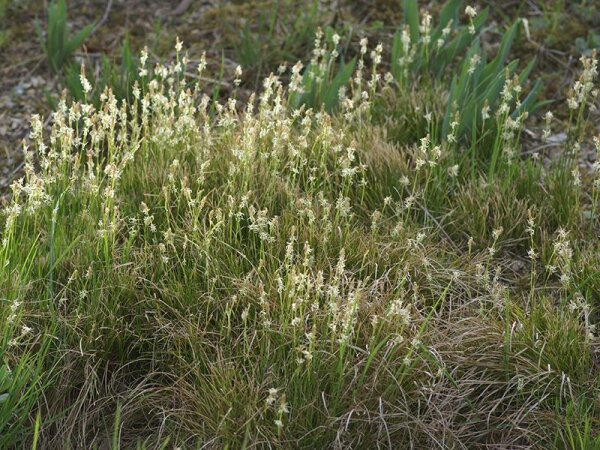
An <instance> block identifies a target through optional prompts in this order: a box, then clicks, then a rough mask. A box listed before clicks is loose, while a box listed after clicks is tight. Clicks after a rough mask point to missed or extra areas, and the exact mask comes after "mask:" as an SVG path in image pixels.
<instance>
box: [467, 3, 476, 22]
mask: <svg viewBox="0 0 600 450" xmlns="http://www.w3.org/2000/svg"><path fill="white" fill-rule="evenodd" d="M465 14H466V15H467V16H469V17H470V18H471V19H473V18H474V17H475V16H476V15H477V10H476V9H475V8H474V7H473V6H471V5H468V6H467V7H466V8H465Z"/></svg>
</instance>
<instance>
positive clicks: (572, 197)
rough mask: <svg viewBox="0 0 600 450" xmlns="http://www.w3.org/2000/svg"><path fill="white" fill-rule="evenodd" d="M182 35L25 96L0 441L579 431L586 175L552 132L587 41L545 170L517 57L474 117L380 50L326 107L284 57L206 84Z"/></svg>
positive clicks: (592, 418) (5, 237)
mask: <svg viewBox="0 0 600 450" xmlns="http://www.w3.org/2000/svg"><path fill="white" fill-rule="evenodd" d="M361 45H366V43H363V42H361ZM179 47H180V44H178V52H177V59H176V61H175V62H174V63H173V64H171V65H168V66H164V67H163V66H157V67H156V68H155V69H154V70H153V71H152V72H153V73H152V74H151V75H149V78H148V82H147V83H146V84H145V85H144V89H143V90H141V89H139V88H136V89H134V91H133V97H134V100H133V102H132V103H131V104H127V103H125V102H118V101H117V100H116V99H115V97H114V96H113V94H112V93H111V92H110V90H106V91H105V92H104V94H103V95H102V96H101V105H100V107H99V108H95V107H94V106H92V105H90V104H87V103H85V102H83V103H72V104H67V102H65V101H63V102H61V104H60V105H59V107H58V109H57V111H56V113H55V114H54V116H53V121H52V122H53V125H52V130H51V132H50V134H49V135H45V134H44V131H43V127H42V121H41V119H40V118H39V117H34V118H33V120H32V127H31V128H32V132H31V145H29V146H27V147H26V148H25V160H26V175H25V177H24V179H21V180H18V181H16V182H15V183H14V184H13V195H12V199H11V200H10V202H9V203H8V204H7V205H6V206H5V208H4V210H3V211H4V214H3V215H2V218H1V221H0V224H1V228H0V230H1V233H2V247H1V248H0V267H1V269H0V286H1V292H2V294H1V296H2V302H1V308H0V316H1V317H2V319H3V323H4V324H5V325H4V326H3V329H2V330H3V334H2V339H1V340H0V352H1V353H2V355H3V359H2V366H1V372H0V388H1V389H2V393H0V427H1V428H0V430H1V432H0V446H1V447H3V448H9V447H15V446H19V445H21V444H22V443H24V442H25V443H27V444H29V443H31V442H33V441H35V442H36V445H38V446H39V447H44V448H57V447H60V446H63V445H65V443H68V444H69V445H71V446H72V447H73V448H92V447H94V446H99V445H112V446H113V447H118V446H122V447H123V448H133V447H134V446H138V448H141V447H145V448H166V447H167V446H171V445H174V446H178V447H182V448H248V447H253V446H258V447H277V448H296V447H302V448H376V447H387V448H404V447H410V446H414V447H417V448H480V447H481V448H483V447H490V446H491V447H495V448H520V447H523V448H524V447H532V446H533V447H539V448H550V447H555V448H581V449H584V448H586V449H587V448H596V447H597V446H598V445H599V444H600V440H599V438H598V436H597V435H596V434H595V431H594V430H597V426H598V420H599V418H600V414H599V411H598V408H599V405H598V388H599V387H600V385H599V378H598V375H599V374H600V371H599V364H598V358H599V355H598V340H597V336H596V322H597V306H598V300H599V299H598V287H599V285H600V279H599V276H598V270H597V268H598V256H597V255H598V252H597V250H598V245H597V241H596V239H597V236H598V221H597V218H596V215H597V213H596V211H597V207H596V203H597V200H598V189H599V186H598V175H599V174H598V172H597V171H596V172H595V173H592V174H587V175H586V174H580V173H579V172H578V166H577V158H576V155H574V154H573V153H572V150H575V151H576V150H577V148H578V147H580V146H581V145H584V143H585V142H587V139H588V135H587V134H586V132H585V130H586V129H587V128H586V124H587V123H589V120H590V117H591V116H590V115H589V114H590V105H592V106H593V105H594V102H595V101H596V98H595V94H594V92H595V91H594V90H593V89H595V87H594V83H595V82H596V80H595V78H596V69H595V64H596V63H595V61H594V60H593V58H592V59H585V60H584V69H583V75H582V78H581V80H580V83H579V84H577V85H575V86H574V90H573V94H572V96H571V98H570V100H569V105H568V107H569V108H570V110H571V111H572V114H571V115H572V121H571V122H570V124H569V129H568V130H567V132H568V142H567V147H566V149H565V156H564V158H563V159H562V160H561V161H560V163H559V164H555V165H553V166H551V167H549V168H545V167H543V165H542V164H541V163H540V162H539V161H537V160H536V159H535V158H528V157H521V134H522V131H523V127H524V121H525V119H526V116H523V115H521V114H520V112H519V111H520V110H519V106H518V104H519V102H518V99H519V95H520V91H521V85H520V84H519V83H516V82H515V81H514V79H512V78H508V79H506V80H504V89H503V91H502V97H501V103H500V104H499V106H498V110H497V111H494V112H493V115H492V116H490V117H489V118H488V119H487V120H491V121H494V126H493V127H491V128H489V129H486V130H487V131H486V133H487V134H486V135H484V136H479V135H477V130H474V135H473V136H474V137H475V139H474V140H470V139H464V138H463V137H462V134H459V133H458V126H459V121H460V117H459V112H456V115H455V119H454V120H455V122H456V125H454V124H450V126H449V132H448V134H447V135H443V136H442V133H441V132H440V127H441V124H442V122H443V120H444V108H443V105H442V103H443V102H441V101H440V97H439V95H437V92H438V90H440V91H441V90H442V88H441V87H438V86H435V87H431V86H420V85H417V84H414V85H410V89H414V90H415V91H416V93H415V95H412V94H413V92H411V91H408V92H407V91H406V88H405V87H402V86H400V85H399V84H398V83H397V82H395V81H394V79H393V77H391V76H385V75H383V76H382V75H381V74H379V73H378V72H377V61H376V62H375V64H374V66H375V67H374V68H373V70H372V72H371V71H370V69H369V70H367V69H366V68H365V69H364V70H363V67H364V66H363V60H362V59H361V60H360V62H359V64H358V65H357V67H358V68H357V71H358V73H357V74H355V76H354V77H353V78H352V79H351V81H350V86H349V88H348V89H347V90H346V91H343V92H342V95H341V96H340V98H339V108H338V109H337V110H336V112H335V113H333V114H328V113H326V112H324V111H323V110H319V109H309V108H307V107H306V106H300V107H299V108H297V109H295V108H291V107H290V105H289V99H290V98H295V96H297V95H298V94H299V93H301V92H300V91H301V89H302V88H301V84H299V79H298V76H299V74H298V73H296V74H295V75H296V78H295V77H294V73H292V75H291V77H290V78H291V81H290V83H289V84H287V83H284V82H283V81H282V79H283V78H282V79H280V78H279V77H278V76H275V75H271V76H269V77H268V78H266V79H265V81H264V83H263V86H262V89H261V90H260V91H259V92H257V93H256V94H254V95H252V96H251V97H250V99H249V101H248V102H247V103H246V104H243V105H242V104H241V102H237V100H236V96H235V95H236V94H235V92H234V94H233V95H232V97H231V98H229V99H227V100H225V101H224V102H221V103H216V102H214V101H213V100H211V99H209V97H207V96H206V95H205V94H204V93H203V86H202V85H201V84H198V83H193V82H191V81H190V80H189V79H188V78H186V76H185V75H184V74H185V73H186V68H185V66H186V62H187V61H186V60H187V58H186V57H185V56H184V55H183V54H181V53H180V48H179ZM381 51H382V50H381V48H380V47H379V46H378V47H375V48H374V50H373V53H367V51H366V50H365V51H364V52H362V53H361V56H360V57H361V58H363V57H364V58H365V59H367V58H368V55H369V54H370V55H371V57H372V58H373V59H375V60H380V59H381ZM203 69H204V67H203V65H202V64H201V65H200V67H198V71H199V74H198V76H197V79H201V77H200V75H201V73H202V70H203ZM82 77H84V75H82ZM85 81H87V80H85ZM317 84H318V83H317ZM82 85H83V86H86V82H84V80H82ZM419 86H420V87H419ZM90 89H91V86H90ZM402 98H405V99H407V103H406V105H404V103H403V102H402V101H399V100H398V99H402ZM394 99H395V100H394ZM430 102H431V103H430ZM427 105H430V107H427ZM512 105H515V106H514V108H513V106H512ZM405 106H406V107H405ZM511 108H513V109H511ZM486 113H489V111H486ZM484 120H485V119H484ZM461 126H462V125H461ZM455 130H456V133H455V132H454V131H455ZM490 130H491V131H490ZM490 133H491V134H490ZM483 143H485V144H486V145H483ZM565 199H568V201H566V202H565ZM594 202H595V203H594ZM594 445H595V446H596V447H594Z"/></svg>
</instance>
